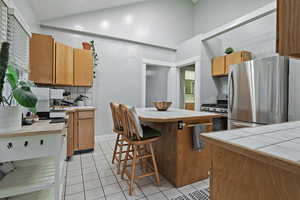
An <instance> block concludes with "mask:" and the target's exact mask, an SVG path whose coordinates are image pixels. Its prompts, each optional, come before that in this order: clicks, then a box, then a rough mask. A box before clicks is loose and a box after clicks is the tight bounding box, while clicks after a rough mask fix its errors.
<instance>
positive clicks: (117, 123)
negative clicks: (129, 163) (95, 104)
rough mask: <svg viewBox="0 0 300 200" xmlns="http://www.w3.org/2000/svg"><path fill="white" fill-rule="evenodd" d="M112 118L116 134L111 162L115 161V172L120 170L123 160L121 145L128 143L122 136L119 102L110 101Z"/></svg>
mask: <svg viewBox="0 0 300 200" xmlns="http://www.w3.org/2000/svg"><path fill="white" fill-rule="evenodd" d="M110 108H111V113H112V118H113V132H114V133H116V134H117V139H116V142H115V147H114V151H113V157H112V164H114V163H115V161H116V162H117V173H118V174H120V172H121V163H122V162H123V161H124V159H123V155H125V153H126V151H123V147H124V146H127V145H128V144H127V143H126V141H125V137H124V128H123V125H122V123H121V119H120V109H119V104H117V103H113V102H112V103H110Z"/></svg>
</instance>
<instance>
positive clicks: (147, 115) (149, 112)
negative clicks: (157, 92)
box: [136, 108, 221, 122]
mask: <svg viewBox="0 0 300 200" xmlns="http://www.w3.org/2000/svg"><path fill="white" fill-rule="evenodd" d="M136 111H137V114H138V116H139V117H140V119H141V120H142V121H144V122H147V121H149V122H174V121H178V120H186V119H199V118H203V119H210V118H211V119H212V118H218V117H221V115H218V114H215V113H209V112H198V111H190V110H182V109H169V110H167V111H157V110H156V109H155V108H137V109H136Z"/></svg>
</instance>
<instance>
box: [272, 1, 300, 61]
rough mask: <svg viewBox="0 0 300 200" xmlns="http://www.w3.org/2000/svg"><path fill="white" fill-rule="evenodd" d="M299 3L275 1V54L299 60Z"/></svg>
mask: <svg viewBox="0 0 300 200" xmlns="http://www.w3.org/2000/svg"><path fill="white" fill-rule="evenodd" d="M299 35H300V1H299V0H277V52H278V53H279V54H280V55H282V56H292V57H298V58H300V37H299Z"/></svg>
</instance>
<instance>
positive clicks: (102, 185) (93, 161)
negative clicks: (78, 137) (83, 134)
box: [92, 143, 106, 199]
mask: <svg viewBox="0 0 300 200" xmlns="http://www.w3.org/2000/svg"><path fill="white" fill-rule="evenodd" d="M96 144H97V143H96ZM97 145H98V144H97ZM102 153H103V152H102ZM92 158H93V162H94V165H95V168H96V172H97V175H98V179H99V181H100V184H101V188H102V191H103V195H104V199H106V195H105V192H104V186H103V184H102V181H101V178H100V174H99V171H98V168H97V165H96V161H95V158H94V154H92Z"/></svg>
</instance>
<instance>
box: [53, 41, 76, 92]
mask: <svg viewBox="0 0 300 200" xmlns="http://www.w3.org/2000/svg"><path fill="white" fill-rule="evenodd" d="M73 74H74V67H73V48H72V47H69V46H67V45H64V44H62V43H55V84H56V85H70V86H72V85H73V82H74V75H73Z"/></svg>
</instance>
